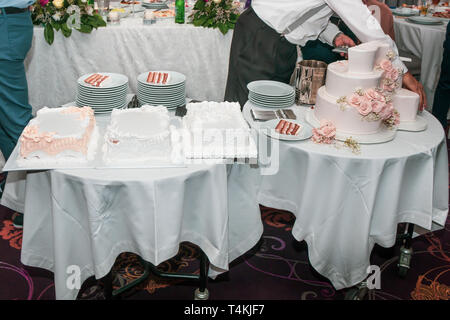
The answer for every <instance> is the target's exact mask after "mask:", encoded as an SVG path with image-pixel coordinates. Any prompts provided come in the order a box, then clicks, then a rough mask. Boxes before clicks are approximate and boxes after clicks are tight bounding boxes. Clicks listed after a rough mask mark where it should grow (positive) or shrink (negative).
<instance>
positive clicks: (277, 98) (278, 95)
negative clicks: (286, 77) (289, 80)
mask: <svg viewBox="0 0 450 320" xmlns="http://www.w3.org/2000/svg"><path fill="white" fill-rule="evenodd" d="M247 88H248V90H249V94H248V99H249V101H250V102H251V103H252V104H253V105H255V106H257V107H267V108H289V107H292V105H293V104H294V102H295V90H294V87H292V86H290V85H288V84H285V83H282V82H278V81H272V80H258V81H253V82H250V83H249V84H248V85H247Z"/></svg>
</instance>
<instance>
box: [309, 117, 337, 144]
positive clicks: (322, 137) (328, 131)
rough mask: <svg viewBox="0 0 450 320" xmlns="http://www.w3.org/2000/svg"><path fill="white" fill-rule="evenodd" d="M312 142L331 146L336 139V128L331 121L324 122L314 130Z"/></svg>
mask: <svg viewBox="0 0 450 320" xmlns="http://www.w3.org/2000/svg"><path fill="white" fill-rule="evenodd" d="M312 134H313V135H312V137H311V140H312V141H313V142H314V143H319V144H331V143H332V142H333V141H334V139H335V138H336V127H335V126H334V124H333V123H332V122H331V121H328V120H322V121H321V122H320V127H319V128H314V129H312Z"/></svg>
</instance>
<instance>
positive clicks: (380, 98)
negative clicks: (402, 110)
mask: <svg viewBox="0 0 450 320" xmlns="http://www.w3.org/2000/svg"><path fill="white" fill-rule="evenodd" d="M375 92H376V95H375V100H376V101H379V102H382V103H383V104H385V103H386V97H385V96H384V95H383V94H382V93H380V92H378V91H375Z"/></svg>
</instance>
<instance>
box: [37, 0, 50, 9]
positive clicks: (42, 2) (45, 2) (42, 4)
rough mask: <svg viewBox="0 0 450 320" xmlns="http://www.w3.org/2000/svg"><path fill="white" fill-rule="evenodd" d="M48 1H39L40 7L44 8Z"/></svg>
mask: <svg viewBox="0 0 450 320" xmlns="http://www.w3.org/2000/svg"><path fill="white" fill-rule="evenodd" d="M49 1H50V0H39V3H40V4H41V6H42V7H45V6H46V5H47V3H48V2H49Z"/></svg>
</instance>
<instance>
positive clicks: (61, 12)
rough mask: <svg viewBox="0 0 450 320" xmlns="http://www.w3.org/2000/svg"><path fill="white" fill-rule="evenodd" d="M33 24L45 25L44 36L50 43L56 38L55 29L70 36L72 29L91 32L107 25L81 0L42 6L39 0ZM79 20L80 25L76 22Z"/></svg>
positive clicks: (34, 10)
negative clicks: (56, 5)
mask: <svg viewBox="0 0 450 320" xmlns="http://www.w3.org/2000/svg"><path fill="white" fill-rule="evenodd" d="M31 17H32V20H33V24H35V25H40V26H43V27H44V38H45V41H47V43H48V44H49V45H51V44H52V43H53V41H54V39H55V31H56V32H59V31H61V33H62V34H63V35H64V37H66V38H68V37H70V36H71V35H72V29H76V30H78V31H79V32H83V33H91V32H92V30H94V29H97V28H99V27H106V22H105V21H104V20H103V18H102V17H101V16H100V15H99V14H97V13H95V12H94V8H93V7H92V6H91V5H88V4H87V2H82V1H81V0H64V1H62V2H61V3H60V5H58V7H55V2H54V1H49V2H48V3H47V4H46V5H45V6H41V4H40V2H39V0H37V1H36V2H35V4H34V5H33V12H32V14H31ZM77 21H79V25H78V24H76V22H77Z"/></svg>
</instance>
